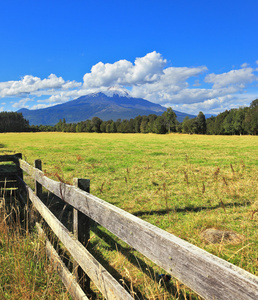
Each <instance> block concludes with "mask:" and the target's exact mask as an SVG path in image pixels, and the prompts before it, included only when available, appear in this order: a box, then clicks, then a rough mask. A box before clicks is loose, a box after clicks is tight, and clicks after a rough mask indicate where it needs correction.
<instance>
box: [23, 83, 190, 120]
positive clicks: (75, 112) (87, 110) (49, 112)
mask: <svg viewBox="0 0 258 300" xmlns="http://www.w3.org/2000/svg"><path fill="white" fill-rule="evenodd" d="M125 93H126V94H125ZM166 109H167V108H166V107H164V106H161V105H160V104H156V103H152V102H150V101H148V100H145V99H142V98H134V97H131V96H130V95H129V93H127V92H125V91H123V90H122V89H120V90H116V89H115V88H113V89H112V88H110V89H109V90H107V94H106V93H105V92H97V93H92V94H88V95H84V96H81V97H79V98H77V99H74V100H70V101H68V102H65V103H62V104H57V105H54V106H51V107H47V108H41V109H36V110H29V109H26V108H23V109H20V110H18V112H19V113H22V114H23V116H24V118H25V119H27V120H28V121H29V123H30V125H55V124H56V123H58V121H59V120H60V119H65V120H66V122H67V123H78V122H81V121H85V120H87V119H92V118H93V117H99V118H100V119H101V120H103V121H107V120H114V121H116V120H117V119H122V120H123V119H131V118H135V117H137V116H138V115H150V114H156V115H161V114H162V113H163V112H164V111H166ZM174 112H175V113H176V115H177V119H178V121H179V122H182V121H183V119H184V118H185V117H186V116H189V118H194V117H195V116H194V115H189V114H186V113H182V112H179V111H175V110H174Z"/></svg>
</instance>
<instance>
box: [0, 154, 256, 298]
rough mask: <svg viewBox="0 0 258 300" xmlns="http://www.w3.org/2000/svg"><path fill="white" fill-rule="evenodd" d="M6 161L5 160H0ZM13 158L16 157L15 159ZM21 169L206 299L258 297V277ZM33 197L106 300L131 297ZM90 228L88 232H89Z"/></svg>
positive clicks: (23, 165) (31, 169)
mask: <svg viewBox="0 0 258 300" xmlns="http://www.w3.org/2000/svg"><path fill="white" fill-rule="evenodd" d="M0 160H1V159H0ZM10 160H11V158H10ZM12 160H13V161H15V162H16V163H17V165H18V167H19V168H20V170H23V171H25V172H26V173H28V174H29V175H30V176H32V177H33V178H34V179H35V180H36V181H37V182H38V183H39V184H41V185H42V186H44V187H45V188H46V189H47V190H49V191H50V192H52V193H53V194H55V195H56V196H58V197H59V198H61V199H62V200H63V201H65V202H66V203H68V204H70V205H71V206H72V207H73V208H74V209H76V210H78V211H79V212H81V213H82V214H84V215H86V216H87V217H89V218H90V219H92V220H94V221H96V222H97V223H99V224H100V225H102V226H103V227H105V228H107V229H108V230H109V231H110V232H112V233H113V234H115V235H116V236H117V237H119V238H120V239H122V240H123V241H125V242H126V243H127V244H129V245H130V246H131V247H133V248H135V249H136V250H137V251H139V252H140V253H142V254H144V255H145V256H146V257H148V258H149V259H150V260H152V261H153V262H155V263H156V264H157V265H159V266H160V267H162V268H163V269H164V270H166V271H167V272H168V273H169V274H171V275H172V276H174V277H175V278H177V279H178V280H179V281H180V282H182V283H183V284H185V285H186V286H188V287H189V288H191V289H192V290H193V291H195V292H196V293H197V294H199V295H200V296H201V297H203V298H204V299H234V300H236V299H245V300H248V299H253V300H254V299H258V278H257V277H256V276H254V275H252V274H250V273H249V272H247V271H245V270H243V269H241V268H239V267H237V266H235V265H233V264H231V263H228V262H227V261H224V260H222V259H220V258H218V257H216V256H214V255H212V254H210V253H208V252H206V251H204V250H202V249H200V248H198V247H196V246H194V245H192V244H190V243H188V242H186V241H184V240H182V239H180V238H178V237H176V236H174V235H172V234H170V233H168V232H166V231H164V230H162V229H160V228H158V227H156V226H154V225H151V224H150V223H147V222H145V221H143V220H141V219H139V218H137V217H136V216H133V215H131V214H129V213H127V212H126V211H123V210H122V209H119V208H117V207H115V206H113V205H111V204H109V203H107V202H105V201H103V200H102V199H100V198H97V197H95V196H93V195H92V194H90V193H87V192H85V191H82V190H81V189H79V188H78V187H75V186H71V185H68V184H65V183H62V182H56V181H54V180H52V179H50V178H48V177H46V176H45V175H44V173H43V172H42V171H41V170H39V169H37V168H35V167H32V166H30V165H29V164H28V163H27V162H25V161H24V160H22V159H21V158H16V157H12ZM26 188H27V191H28V194H29V197H30V199H31V201H32V202H33V204H34V205H35V207H36V208H37V209H38V211H39V212H40V213H41V215H42V216H43V218H44V219H45V220H46V221H47V223H48V224H49V226H50V227H51V228H52V230H53V231H54V232H55V234H56V235H57V236H58V238H59V239H60V240H61V241H62V242H63V244H64V245H65V246H66V247H67V249H68V250H69V252H70V253H71V255H72V256H73V257H74V259H75V260H76V261H77V263H78V264H79V265H80V266H81V267H82V269H83V270H84V271H85V272H86V273H87V275H88V276H89V277H90V278H91V279H92V280H93V281H94V283H95V284H96V286H97V287H98V288H99V290H100V291H101V292H102V293H103V295H104V296H105V298H107V299H132V297H131V295H130V294H128V293H127V292H126V291H125V290H124V289H123V288H122V287H121V286H120V284H118V283H117V282H116V281H115V280H114V279H113V278H112V277H111V275H110V274H109V273H108V272H107V271H106V270H105V269H104V268H103V267H102V266H101V265H100V264H99V263H98V262H97V261H96V260H95V259H94V257H92V255H91V254H90V253H89V252H88V251H87V250H86V249H85V247H83V246H82V244H81V243H80V242H79V241H78V240H76V239H75V237H74V236H73V235H71V233H70V232H69V231H68V230H67V229H66V228H65V227H64V226H63V225H62V223H60V222H59V221H58V220H57V219H56V218H55V217H54V216H53V215H52V213H51V212H50V211H49V210H48V209H47V207H46V206H45V205H44V204H43V203H42V202H41V201H40V199H39V198H38V197H37V196H36V195H35V193H34V192H33V191H32V190H31V189H30V188H29V187H28V186H26ZM87 230H88V229H87Z"/></svg>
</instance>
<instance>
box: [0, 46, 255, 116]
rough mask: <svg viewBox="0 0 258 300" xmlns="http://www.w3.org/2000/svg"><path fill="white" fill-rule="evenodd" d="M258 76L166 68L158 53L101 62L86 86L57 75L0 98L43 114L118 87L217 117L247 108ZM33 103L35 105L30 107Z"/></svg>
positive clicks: (7, 88)
mask: <svg viewBox="0 0 258 300" xmlns="http://www.w3.org/2000/svg"><path fill="white" fill-rule="evenodd" d="M256 64H258V61H256ZM257 70H258V68H256V69H253V68H252V67H250V66H249V64H247V63H244V64H242V66H241V69H238V70H235V69H234V70H230V71H229V72H225V73H221V74H215V73H211V74H207V73H208V68H207V67H206V66H195V67H186V66H184V67H174V66H173V67H171V66H167V60H166V59H165V58H163V57H162V55H161V54H160V53H157V52H156V51H153V52H151V53H148V54H146V55H145V56H143V57H138V58H136V59H135V60H134V62H130V61H128V60H125V59H124V60H119V61H117V62H114V63H112V64H111V63H105V64H104V63H102V62H99V63H97V64H96V65H94V66H92V68H91V71H90V72H89V73H86V74H85V75H84V77H83V82H76V81H74V80H73V81H65V80H64V79H63V78H62V77H57V76H56V75H55V74H50V75H49V76H48V77H47V78H44V79H41V78H39V77H35V76H32V75H26V76H24V77H23V78H21V80H18V81H7V82H0V98H10V97H11V98H12V99H13V98H17V99H19V100H18V101H17V102H16V103H13V107H14V108H21V107H26V108H30V109H39V108H45V107H49V106H53V105H56V104H61V103H64V102H67V101H69V100H71V99H76V98H78V97H80V96H83V95H86V94H89V93H94V92H98V91H103V90H105V89H107V88H108V87H111V86H114V85H117V86H120V87H130V92H129V93H130V94H131V95H132V96H134V97H140V98H144V99H147V100H150V101H152V102H154V103H159V104H161V105H164V106H172V107H173V108H174V109H176V110H181V111H184V112H189V113H196V112H197V110H202V111H204V112H205V111H206V112H207V111H209V112H218V111H219V110H221V111H223V110H225V109H227V108H228V109H229V108H231V107H232V106H233V104H239V105H244V103H247V100H248V99H249V98H248V97H247V95H244V94H243V93H242V92H243V91H244V89H245V88H246V87H247V86H248V84H251V83H253V82H254V81H256V80H257V76H256V75H255V72H257ZM193 79H194V80H193ZM189 82H190V83H191V84H190V83H189ZM192 82H194V83H192ZM241 93H242V94H241ZM236 95H238V96H236ZM255 98H257V96H254V99H255ZM33 100H34V103H30V102H29V101H33ZM252 100H253V99H252ZM252 100H251V101H252ZM251 101H250V102H251ZM5 102H6V101H5ZM35 102H36V103H35ZM250 102H249V103H250ZM2 105H4V104H2ZM247 105H248V104H247ZM1 109H4V108H3V107H1Z"/></svg>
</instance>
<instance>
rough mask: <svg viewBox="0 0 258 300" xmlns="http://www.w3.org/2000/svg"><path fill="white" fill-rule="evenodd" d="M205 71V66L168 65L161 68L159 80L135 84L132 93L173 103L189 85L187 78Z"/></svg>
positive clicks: (136, 95) (161, 102)
mask: <svg viewBox="0 0 258 300" xmlns="http://www.w3.org/2000/svg"><path fill="white" fill-rule="evenodd" d="M205 71H207V67H205V66H201V67H193V68H188V67H169V68H167V69H164V70H163V74H162V75H161V76H160V78H159V80H157V81H156V82H154V83H145V84H142V85H136V86H133V88H132V95H134V96H135V97H142V98H146V99H148V100H151V101H154V102H159V103H160V104H164V103H167V102H171V103H173V101H174V100H175V97H176V96H178V95H179V94H180V93H181V92H182V91H184V90H186V89H187V88H188V86H189V84H188V82H187V79H189V78H190V77H195V76H198V75H200V74H202V73H203V72H205Z"/></svg>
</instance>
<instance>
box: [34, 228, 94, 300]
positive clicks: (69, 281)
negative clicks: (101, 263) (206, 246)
mask: <svg viewBox="0 0 258 300" xmlns="http://www.w3.org/2000/svg"><path fill="white" fill-rule="evenodd" d="M36 228H37V230H38V233H39V236H40V238H43V239H44V241H45V243H46V253H47V257H48V259H49V260H50V261H51V263H52V264H53V266H54V268H55V269H56V270H57V272H58V274H59V276H60V277H61V279H62V282H63V284H64V285H65V287H66V289H67V290H68V292H69V293H70V295H71V296H72V298H73V299H75V300H87V299H89V298H88V297H87V296H86V295H85V294H84V292H83V290H82V289H81V287H80V286H79V284H78V283H77V282H76V279H75V277H74V276H73V275H72V274H71V273H70V272H69V270H68V269H67V268H66V266H65V264H64V263H63V261H62V260H61V258H60V257H59V255H58V254H57V252H56V250H55V249H54V247H53V246H52V244H51V243H50V242H49V240H48V238H47V237H46V235H45V233H44V231H43V229H42V228H41V226H40V225H39V223H36Z"/></svg>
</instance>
